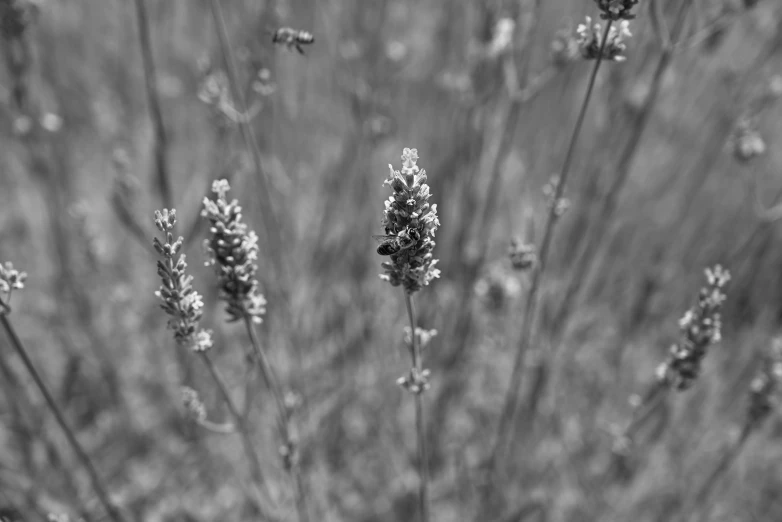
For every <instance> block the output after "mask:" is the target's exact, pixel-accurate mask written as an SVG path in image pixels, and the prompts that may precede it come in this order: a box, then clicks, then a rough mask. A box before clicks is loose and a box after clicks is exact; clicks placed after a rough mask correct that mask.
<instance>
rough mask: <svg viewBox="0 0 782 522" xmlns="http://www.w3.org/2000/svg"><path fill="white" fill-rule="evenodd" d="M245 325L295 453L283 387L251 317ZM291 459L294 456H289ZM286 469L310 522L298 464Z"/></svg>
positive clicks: (303, 520)
mask: <svg viewBox="0 0 782 522" xmlns="http://www.w3.org/2000/svg"><path fill="white" fill-rule="evenodd" d="M244 324H245V327H246V328H247V335H249V337H250V343H251V344H252V347H253V352H254V353H255V360H256V363H257V364H258V369H259V370H260V372H261V375H262V376H263V379H264V381H265V382H266V387H267V388H269V390H270V391H271V392H272V395H273V396H274V401H275V403H276V405H277V429H278V430H279V435H280V438H281V439H282V440H283V443H284V444H285V447H286V451H295V447H294V445H295V441H294V440H293V437H292V436H291V431H290V427H289V425H288V417H289V415H288V409H287V408H286V406H285V397H284V395H283V393H282V387H281V386H280V381H279V379H278V378H277V374H276V372H275V371H274V367H273V366H272V365H271V361H269V357H268V355H267V354H266V351H265V350H264V349H263V348H262V347H261V343H260V342H259V340H258V335H257V334H256V333H255V328H254V327H253V323H252V320H251V319H250V317H249V316H245V318H244ZM289 457H290V458H291V459H292V458H293V455H290V456H289ZM285 468H286V469H287V471H288V472H289V474H290V477H291V481H292V486H293V495H294V501H295V503H296V511H297V513H298V516H299V522H308V521H309V510H308V508H307V498H306V495H305V491H304V482H303V479H302V476H301V472H300V470H299V467H298V465H297V463H296V462H293V461H290V460H286V462H285Z"/></svg>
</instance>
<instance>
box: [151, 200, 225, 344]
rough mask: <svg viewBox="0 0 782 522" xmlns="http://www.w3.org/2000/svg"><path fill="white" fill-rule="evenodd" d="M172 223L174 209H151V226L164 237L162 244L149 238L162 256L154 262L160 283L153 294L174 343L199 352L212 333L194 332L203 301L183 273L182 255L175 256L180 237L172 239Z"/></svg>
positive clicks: (209, 339)
mask: <svg viewBox="0 0 782 522" xmlns="http://www.w3.org/2000/svg"><path fill="white" fill-rule="evenodd" d="M175 225H176V210H174V209H171V210H168V209H163V210H162V211H160V210H156V211H155V226H157V228H158V230H160V231H161V232H162V233H163V234H164V236H165V243H163V242H161V241H160V240H159V239H158V238H154V239H153V240H152V244H153V246H154V247H155V250H156V251H157V253H158V255H160V257H161V258H162V259H158V261H157V273H158V275H159V276H160V279H161V281H162V282H163V285H162V286H161V287H160V289H159V290H158V291H157V292H155V295H156V296H157V297H158V299H160V300H161V301H162V303H161V304H160V307H161V308H162V309H163V311H165V312H166V315H168V317H169V319H168V328H169V329H171V330H173V331H174V339H175V340H176V342H177V344H179V345H180V346H186V347H188V348H190V349H192V350H194V351H196V352H201V351H205V350H207V349H208V348H210V347H211V346H212V333H211V331H210V330H201V331H198V324H199V322H200V321H201V315H202V314H203V307H204V302H203V300H202V298H201V294H199V293H198V292H196V291H195V289H194V288H193V276H191V275H187V274H186V270H187V263H186V262H185V255H184V254H182V255H180V256H179V258H178V259H177V254H179V251H180V250H181V248H182V243H183V241H184V238H182V237H181V236H180V237H179V238H177V239H176V240H175V239H174V234H173V232H172V231H173V229H174V226H175Z"/></svg>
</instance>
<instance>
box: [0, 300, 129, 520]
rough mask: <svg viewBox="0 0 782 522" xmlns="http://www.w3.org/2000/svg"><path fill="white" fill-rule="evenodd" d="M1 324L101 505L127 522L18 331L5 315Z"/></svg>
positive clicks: (2, 316) (113, 516) (0, 315)
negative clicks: (88, 478) (82, 468)
mask: <svg viewBox="0 0 782 522" xmlns="http://www.w3.org/2000/svg"><path fill="white" fill-rule="evenodd" d="M0 323H2V325H3V329H4V330H5V331H6V333H7V334H8V338H9V339H10V340H11V345H13V347H14V349H15V350H16V352H17V353H18V354H19V356H20V357H21V358H22V362H23V363H24V365H25V368H27V371H28V373H29V374H30V376H31V377H32V378H33V381H35V384H36V386H37V387H38V389H39V390H40V391H41V394H42V395H43V398H44V399H45V400H46V403H47V405H48V406H49V409H50V410H51V411H52V413H53V414H54V418H55V419H56V420H57V423H58V424H59V425H60V428H61V429H62V431H63V432H65V437H66V438H67V439H68V443H69V444H70V445H71V448H73V451H74V453H76V456H77V457H78V458H79V460H80V461H81V463H82V465H83V466H84V468H85V469H86V470H87V474H88V475H89V476H90V481H91V482H92V487H93V489H94V490H95V493H96V494H97V495H98V499H99V500H100V502H101V504H103V507H104V508H105V510H106V513H108V515H109V518H110V519H111V520H112V521H113V522H125V517H123V516H122V514H121V513H120V512H119V509H117V507H116V506H115V505H114V504H112V502H111V500H110V499H109V495H108V493H107V492H106V490H105V489H104V488H103V485H102V484H103V481H102V480H101V478H100V476H99V475H98V472H97V471H96V470H95V466H93V464H92V461H91V460H90V458H89V456H88V455H87V452H86V451H84V448H83V447H82V446H81V444H80V443H79V441H78V440H77V439H76V435H74V433H73V430H72V429H71V427H70V426H69V425H68V422H67V421H66V420H65V417H64V416H63V414H62V412H61V411H60V408H59V406H57V402H56V401H55V400H54V397H53V396H52V394H51V392H50V391H49V388H48V387H47V386H46V383H44V381H43V378H42V377H41V375H40V374H39V373H38V370H36V369H35V365H34V364H33V361H32V359H30V357H29V355H28V354H27V351H26V350H25V348H24V345H23V344H22V341H21V339H19V336H17V335H16V331H15V330H14V328H13V326H12V325H11V322H10V321H9V320H8V317H6V315H5V314H2V313H0Z"/></svg>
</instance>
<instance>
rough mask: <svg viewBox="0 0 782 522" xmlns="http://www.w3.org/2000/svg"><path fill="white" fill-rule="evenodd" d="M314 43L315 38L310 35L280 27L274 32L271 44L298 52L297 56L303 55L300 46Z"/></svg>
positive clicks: (305, 32)
mask: <svg viewBox="0 0 782 522" xmlns="http://www.w3.org/2000/svg"><path fill="white" fill-rule="evenodd" d="M314 41H315V37H314V36H312V33H308V32H307V31H299V30H296V29H291V28H290V27H280V28H279V29H277V30H276V31H274V35H273V36H272V43H273V44H278V45H284V46H285V47H287V48H288V49H296V50H297V51H299V54H304V49H302V47H301V46H302V45H309V44H311V43H313V42H314Z"/></svg>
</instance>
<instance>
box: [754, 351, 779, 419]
mask: <svg viewBox="0 0 782 522" xmlns="http://www.w3.org/2000/svg"><path fill="white" fill-rule="evenodd" d="M780 392H782V338H779V337H778V338H776V339H774V342H773V343H772V345H771V348H770V349H769V352H768V353H767V354H766V356H765V357H764V360H763V365H762V366H761V368H760V370H759V371H758V373H757V375H756V376H755V378H754V379H752V382H751V383H750V385H749V405H748V408H747V422H748V423H750V424H751V425H755V426H756V425H758V424H760V423H761V422H763V421H764V420H765V419H766V418H768V416H769V415H770V414H771V412H773V411H774V408H775V407H779V405H780V398H781V397H780Z"/></svg>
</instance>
